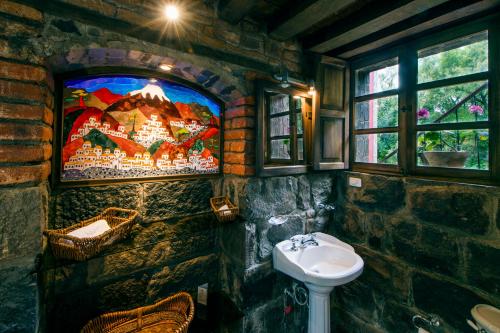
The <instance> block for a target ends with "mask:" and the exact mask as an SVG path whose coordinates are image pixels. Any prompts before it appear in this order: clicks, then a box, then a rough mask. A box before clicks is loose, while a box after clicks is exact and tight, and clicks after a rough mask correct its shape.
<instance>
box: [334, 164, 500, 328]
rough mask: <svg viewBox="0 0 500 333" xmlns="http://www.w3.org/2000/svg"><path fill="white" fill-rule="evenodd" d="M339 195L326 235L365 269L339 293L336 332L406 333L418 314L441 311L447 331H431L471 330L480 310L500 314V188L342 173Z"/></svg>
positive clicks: (339, 289)
mask: <svg viewBox="0 0 500 333" xmlns="http://www.w3.org/2000/svg"><path fill="white" fill-rule="evenodd" d="M349 176H354V177H359V178H361V179H362V182H363V185H362V187H361V188H355V187H350V186H348V185H347V177H349ZM337 191H338V199H337V201H336V207H337V210H336V212H337V214H336V215H335V221H334V223H331V224H329V226H328V230H329V232H330V233H332V234H333V235H336V236H337V237H339V238H341V239H343V240H345V241H347V242H349V243H350V244H353V245H354V246H355V248H356V251H357V252H358V253H359V254H360V255H361V257H363V260H364V261H365V270H364V272H363V274H362V275H361V277H359V278H358V279H357V280H355V281H354V282H352V283H349V284H347V285H345V286H342V287H340V288H337V289H336V290H335V292H334V295H333V297H332V304H333V306H332V314H333V316H334V317H333V324H334V325H335V326H333V327H337V328H339V329H342V331H346V332H359V331H363V332H366V331H370V332H409V331H412V330H414V328H413V326H412V325H411V317H412V316H413V315H414V314H417V313H420V314H429V313H435V314H437V315H438V316H439V317H440V318H441V322H442V324H443V326H442V327H441V328H440V329H439V330H435V329H434V330H433V332H468V331H470V328H468V326H467V324H466V322H465V319H466V318H470V309H471V308H472V307H473V306H474V305H475V304H478V303H486V304H492V305H495V306H497V307H498V306H500V278H499V277H500V266H499V265H498V262H499V258H500V224H499V211H500V210H499V204H500V190H499V189H498V188H497V187H488V186H479V185H466V184H458V183H446V182H437V181H430V180H420V179H412V178H401V177H386V176H376V175H368V174H359V173H352V172H343V173H341V174H340V176H339V179H338V182H337Z"/></svg>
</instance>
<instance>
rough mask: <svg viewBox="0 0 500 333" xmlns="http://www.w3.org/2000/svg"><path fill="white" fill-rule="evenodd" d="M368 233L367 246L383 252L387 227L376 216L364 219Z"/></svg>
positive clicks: (380, 217)
mask: <svg viewBox="0 0 500 333" xmlns="http://www.w3.org/2000/svg"><path fill="white" fill-rule="evenodd" d="M365 221H366V222H365V223H366V227H367V232H368V245H370V247H371V248H373V249H375V250H381V251H383V250H384V249H385V248H386V247H387V245H388V244H387V243H388V239H387V236H388V234H389V233H388V232H387V231H388V230H387V229H388V227H389V226H388V225H387V224H386V223H385V221H384V220H383V217H382V216H381V215H378V214H373V215H368V216H366V219H365Z"/></svg>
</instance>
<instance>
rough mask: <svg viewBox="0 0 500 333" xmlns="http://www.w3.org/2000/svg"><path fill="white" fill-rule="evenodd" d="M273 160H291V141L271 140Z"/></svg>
mask: <svg viewBox="0 0 500 333" xmlns="http://www.w3.org/2000/svg"><path fill="white" fill-rule="evenodd" d="M271 159H278V160H289V159H290V139H280V140H271Z"/></svg>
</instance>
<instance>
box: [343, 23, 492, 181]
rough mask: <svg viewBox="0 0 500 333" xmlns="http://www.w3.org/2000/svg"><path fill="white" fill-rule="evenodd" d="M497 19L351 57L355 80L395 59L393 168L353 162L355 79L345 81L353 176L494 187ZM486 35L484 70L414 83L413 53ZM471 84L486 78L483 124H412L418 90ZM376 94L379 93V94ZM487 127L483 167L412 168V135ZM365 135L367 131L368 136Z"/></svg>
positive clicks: (415, 60) (414, 151)
mask: <svg viewBox="0 0 500 333" xmlns="http://www.w3.org/2000/svg"><path fill="white" fill-rule="evenodd" d="M499 18H500V15H493V16H489V17H485V18H482V19H480V20H477V21H475V22H471V23H468V24H462V25H460V26H457V27H453V28H449V29H446V30H443V31H440V32H437V33H432V34H428V35H426V36H423V37H421V38H419V39H416V40H414V41H412V42H409V43H405V44H401V45H398V46H395V47H392V48H391V49H387V50H383V51H376V52H374V53H372V54H365V55H362V56H360V57H356V59H353V60H352V61H351V62H350V64H351V76H352V77H355V76H354V75H355V73H356V70H357V69H360V68H363V67H365V66H368V65H370V64H376V63H378V62H382V61H384V60H388V59H391V58H394V57H398V59H399V75H400V85H399V89H398V90H399V108H400V110H399V111H400V112H399V116H398V120H399V123H398V125H399V127H398V132H399V147H398V149H399V150H398V151H399V153H398V160H399V163H398V165H397V166H396V168H394V167H393V166H390V165H389V166H388V165H384V164H376V163H359V162H355V160H354V158H355V147H354V144H355V140H354V134H356V133H359V130H358V131H357V130H355V128H354V116H355V109H354V102H355V98H356V97H355V84H356V83H355V80H351V89H350V99H349V100H350V106H351V107H350V108H351V117H350V118H351V123H350V128H351V130H350V133H351V138H350V141H351V142H350V144H351V145H352V147H354V148H353V149H351V151H350V155H351V161H352V164H351V166H352V167H351V169H352V170H353V171H359V172H374V173H382V174H392V175H404V176H406V175H412V176H423V177H427V178H429V177H431V178H437V179H443V178H446V179H447V180H449V179H457V180H470V181H472V182H478V183H487V184H490V183H492V184H499V183H500V26H498V24H497V22H496V21H497V20H498V19H499ZM485 30H487V31H488V66H489V68H488V72H482V73H474V74H469V75H465V76H461V77H453V78H447V79H442V80H437V81H431V82H425V83H420V84H418V83H417V68H418V67H417V63H418V51H419V50H422V49H424V48H427V47H431V46H433V45H436V44H439V43H445V42H448V41H451V40H454V39H459V38H461V37H465V36H467V35H471V34H474V33H479V32H481V31H485ZM477 80H488V94H489V96H488V102H489V105H488V110H489V111H488V112H489V119H488V121H482V122H479V123H473V122H468V123H448V124H446V123H444V124H421V125H417V123H416V116H415V113H416V108H417V92H418V91H419V90H423V89H424V88H425V89H428V88H433V87H445V86H449V85H453V84H458V83H464V82H471V81H477ZM384 93H386V92H384ZM384 93H382V94H381V95H384ZM444 128H446V129H449V128H452V129H465V128H467V129H474V128H481V129H483V128H484V129H488V131H489V138H490V139H489V169H488V170H471V169H460V168H440V167H429V166H417V139H416V134H417V132H418V131H424V130H438V129H444ZM383 130H384V129H381V130H380V129H373V131H372V132H374V133H375V132H383ZM372 132H370V133H372Z"/></svg>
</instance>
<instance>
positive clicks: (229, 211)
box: [219, 205, 231, 215]
mask: <svg viewBox="0 0 500 333" xmlns="http://www.w3.org/2000/svg"><path fill="white" fill-rule="evenodd" d="M219 211H222V214H224V215H229V214H231V210H230V209H229V206H228V205H224V206H221V207H220V208H219Z"/></svg>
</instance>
